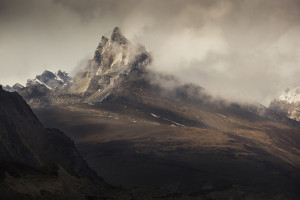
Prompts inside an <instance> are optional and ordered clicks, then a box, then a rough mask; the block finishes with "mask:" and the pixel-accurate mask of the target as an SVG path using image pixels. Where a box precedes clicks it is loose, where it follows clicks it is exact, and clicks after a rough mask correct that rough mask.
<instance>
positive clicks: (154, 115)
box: [150, 113, 159, 118]
mask: <svg viewBox="0 0 300 200" xmlns="http://www.w3.org/2000/svg"><path fill="white" fill-rule="evenodd" d="M150 115H152V116H153V117H155V118H159V116H158V115H156V114H153V113H150Z"/></svg>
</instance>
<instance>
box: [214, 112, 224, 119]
mask: <svg viewBox="0 0 300 200" xmlns="http://www.w3.org/2000/svg"><path fill="white" fill-rule="evenodd" d="M216 114H217V115H219V116H221V117H224V118H225V117H226V116H225V115H222V114H220V113H216Z"/></svg>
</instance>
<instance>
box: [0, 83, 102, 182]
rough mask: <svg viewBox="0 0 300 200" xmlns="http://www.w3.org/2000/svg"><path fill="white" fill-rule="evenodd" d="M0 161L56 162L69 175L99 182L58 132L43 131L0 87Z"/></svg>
mask: <svg viewBox="0 0 300 200" xmlns="http://www.w3.org/2000/svg"><path fill="white" fill-rule="evenodd" d="M0 119H1V120H0V128H1V129H0V130H1V132H0V138H1V140H0V151H1V154H0V159H1V160H4V161H15V162H20V163H24V164H28V165H32V166H36V167H38V166H41V165H45V164H47V163H49V162H58V163H60V164H61V165H62V166H63V168H65V169H66V170H67V171H69V172H70V173H71V174H73V175H76V176H80V177H90V178H92V179H94V180H100V178H98V177H97V175H96V174H95V172H94V171H93V170H91V169H90V168H89V167H88V166H87V164H86V162H85V161H84V160H83V159H82V157H81V156H80V154H79V152H78V151H77V149H76V148H75V145H74V142H73V141H72V140H71V139H70V138H69V137H67V136H65V135H64V133H62V132H61V131H59V130H57V129H45V128H44V127H43V125H42V124H41V123H40V121H39V120H38V118H37V117H36V116H35V115H34V113H33V112H32V110H31V109H30V107H29V106H28V105H27V104H26V102H25V101H24V100H23V99H22V97H21V96H20V95H18V93H16V92H13V93H10V92H6V91H4V90H3V89H2V87H0Z"/></svg>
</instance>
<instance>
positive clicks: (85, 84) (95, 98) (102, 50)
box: [71, 27, 151, 103]
mask: <svg viewBox="0 0 300 200" xmlns="http://www.w3.org/2000/svg"><path fill="white" fill-rule="evenodd" d="M150 62H151V57H150V54H149V53H148V52H147V51H146V49H145V48H144V47H143V46H140V45H137V46H134V45H132V44H131V43H130V42H129V41H128V40H127V39H126V38H125V37H124V36H123V35H122V33H121V31H120V29H119V28H118V27H116V28H115V29H114V31H113V33H112V35H111V38H110V39H107V38H106V37H102V40H101V42H100V43H99V45H98V47H97V49H96V51H95V55H94V58H93V59H92V60H90V61H89V63H88V65H87V66H86V67H85V68H84V69H82V70H81V71H80V72H79V73H78V74H77V75H76V76H75V78H74V84H73V86H72V87H71V88H72V90H71V91H72V92H75V93H83V94H84V100H83V102H87V103H95V102H101V101H102V100H103V99H104V98H106V97H107V96H108V95H109V94H110V93H111V91H112V90H113V89H114V88H116V87H118V85H119V84H120V83H121V82H123V81H124V77H125V76H126V77H128V76H129V74H131V73H133V71H134V69H135V68H143V67H145V66H146V65H147V64H149V63H150Z"/></svg>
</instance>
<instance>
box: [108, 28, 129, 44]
mask: <svg viewBox="0 0 300 200" xmlns="http://www.w3.org/2000/svg"><path fill="white" fill-rule="evenodd" d="M111 40H112V41H113V42H118V43H119V44H123V45H125V44H128V43H129V41H128V40H127V38H126V37H125V36H124V35H123V34H122V32H121V30H120V28H119V27H115V28H114V30H113V33H112V35H111Z"/></svg>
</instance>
